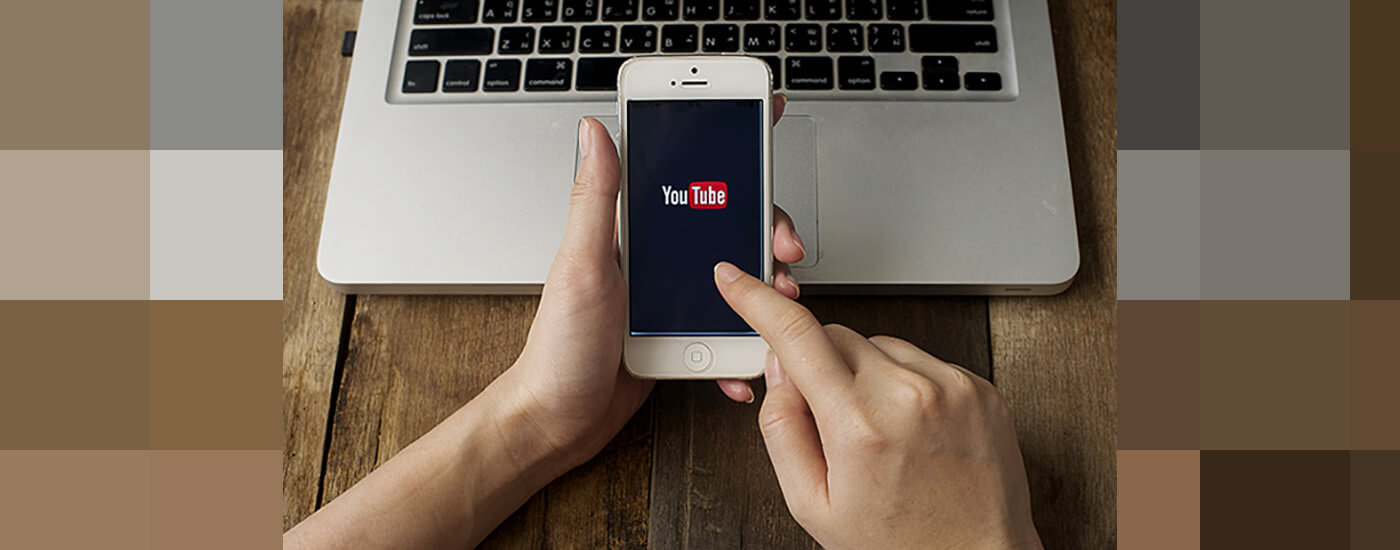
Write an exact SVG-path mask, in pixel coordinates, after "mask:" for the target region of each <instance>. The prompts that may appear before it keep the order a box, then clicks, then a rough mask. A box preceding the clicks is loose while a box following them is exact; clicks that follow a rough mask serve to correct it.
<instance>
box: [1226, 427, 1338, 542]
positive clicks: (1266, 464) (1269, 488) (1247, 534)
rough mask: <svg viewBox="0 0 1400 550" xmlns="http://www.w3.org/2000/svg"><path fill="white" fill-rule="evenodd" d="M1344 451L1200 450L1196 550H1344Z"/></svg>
mask: <svg viewBox="0 0 1400 550" xmlns="http://www.w3.org/2000/svg"><path fill="white" fill-rule="evenodd" d="M1347 471H1348V456H1347V453H1346V452H1345V451H1202V452H1201V548H1205V549H1208V550H1210V549H1217V548H1219V549H1232V550H1233V549H1238V548H1268V549H1270V550H1291V549H1295V548H1296V549H1300V550H1301V549H1316V548H1346V547H1347V540H1348V532H1349V520H1348V519H1347V515H1348V514H1347V512H1348V492H1349V481H1348V477H1347Z"/></svg>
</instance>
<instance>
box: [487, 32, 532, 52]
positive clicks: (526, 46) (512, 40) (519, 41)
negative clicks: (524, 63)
mask: <svg viewBox="0 0 1400 550" xmlns="http://www.w3.org/2000/svg"><path fill="white" fill-rule="evenodd" d="M496 51H497V52H498V53H531V52H533V51H535V28H534V27H505V28H502V29H501V43H500V45H499V46H496Z"/></svg>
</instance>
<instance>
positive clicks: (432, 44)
mask: <svg viewBox="0 0 1400 550" xmlns="http://www.w3.org/2000/svg"><path fill="white" fill-rule="evenodd" d="M495 38H496V31H493V30H491V29H485V28H478V29H414V31H413V34H411V35H409V38H408V55H485V54H489V53H491V46H492V45H493V44H492V42H494V40H495Z"/></svg>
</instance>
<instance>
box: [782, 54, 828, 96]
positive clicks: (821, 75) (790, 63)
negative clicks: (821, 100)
mask: <svg viewBox="0 0 1400 550" xmlns="http://www.w3.org/2000/svg"><path fill="white" fill-rule="evenodd" d="M832 80H833V79H832V74H831V58H830V57H805V56H791V57H788V58H787V87H788V89H789V90H830V89H831V87H832Z"/></svg>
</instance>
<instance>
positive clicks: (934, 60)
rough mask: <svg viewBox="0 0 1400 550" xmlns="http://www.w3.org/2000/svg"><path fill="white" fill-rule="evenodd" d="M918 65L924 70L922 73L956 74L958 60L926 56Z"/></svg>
mask: <svg viewBox="0 0 1400 550" xmlns="http://www.w3.org/2000/svg"><path fill="white" fill-rule="evenodd" d="M919 63H920V64H921V65H922V66H923V68H924V73H925V74H927V73H930V72H938V71H943V72H954V73H956V72H958V58H956V57H953V56H951V55H926V56H924V58H923V59H922V60H920V61H919Z"/></svg>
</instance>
